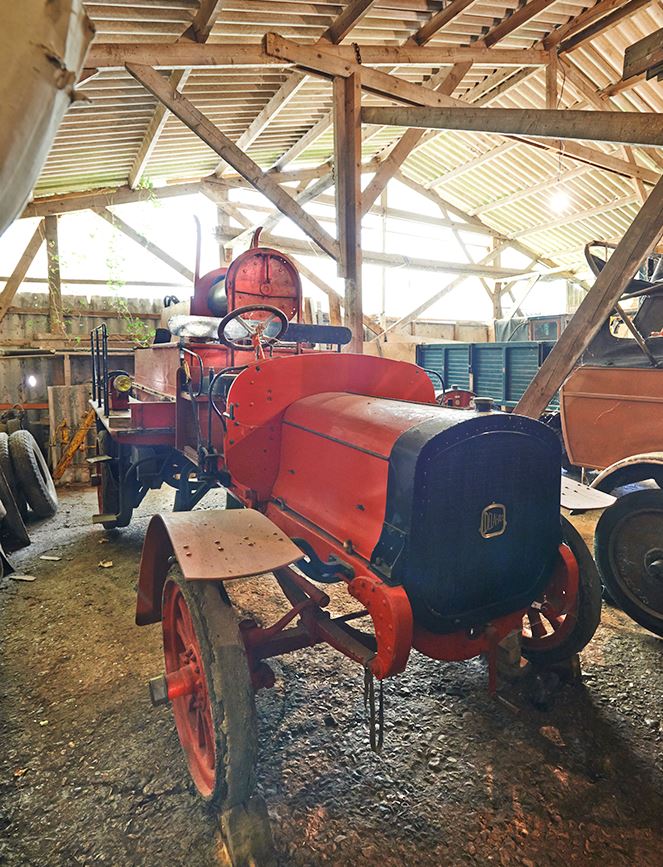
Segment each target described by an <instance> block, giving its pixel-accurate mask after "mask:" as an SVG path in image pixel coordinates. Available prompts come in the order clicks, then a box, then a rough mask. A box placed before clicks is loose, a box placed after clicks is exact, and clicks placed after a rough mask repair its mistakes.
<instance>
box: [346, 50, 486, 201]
mask: <svg viewBox="0 0 663 867" xmlns="http://www.w3.org/2000/svg"><path fill="white" fill-rule="evenodd" d="M469 70H470V64H468V63H459V64H456V65H455V66H454V68H453V69H452V70H451V72H450V73H448V74H447V75H445V76H444V78H443V79H442V81H440V82H439V84H437V86H435V91H436V92H437V93H440V94H444V95H451V94H452V93H453V92H454V90H455V89H456V87H457V86H458V84H459V82H460V81H461V80H462V79H463V78H464V77H465V75H466V74H467V73H468V72H469ZM424 135H425V133H423V132H420V131H418V130H415V129H409V130H408V131H407V132H406V133H405V134H404V135H402V136H401V138H400V139H399V140H398V141H397V142H396V145H395V146H394V147H393V148H392V150H391V152H390V154H389V156H388V157H386V158H385V159H384V160H383V161H382V163H381V164H380V166H379V167H378V170H377V172H376V173H375V175H374V176H373V178H372V179H371V181H370V182H369V184H368V185H367V187H366V189H365V190H364V193H363V198H362V216H363V215H365V214H367V213H368V211H369V210H370V209H371V207H372V206H373V203H374V202H375V201H376V199H378V198H379V196H380V195H381V194H382V192H383V190H384V189H385V187H386V186H387V184H388V183H389V181H390V180H391V179H392V178H393V177H394V175H395V173H396V172H397V171H398V170H399V169H400V167H401V166H402V165H403V163H404V162H405V160H406V159H407V158H408V156H409V155H410V154H411V153H412V151H413V150H414V149H415V148H416V147H417V145H418V144H419V143H420V141H421V140H422V138H423V137H424Z"/></svg>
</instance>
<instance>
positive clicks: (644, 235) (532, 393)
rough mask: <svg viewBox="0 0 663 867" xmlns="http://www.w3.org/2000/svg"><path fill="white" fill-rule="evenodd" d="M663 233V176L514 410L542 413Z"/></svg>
mask: <svg viewBox="0 0 663 867" xmlns="http://www.w3.org/2000/svg"><path fill="white" fill-rule="evenodd" d="M662 235H663V178H661V179H660V180H659V182H658V183H657V184H656V186H655V187H654V189H653V190H652V192H651V194H650V196H649V198H648V199H647V201H646V202H645V203H644V204H643V206H642V208H641V209H640V212H639V213H638V215H637V217H636V218H635V220H633V222H632V223H631V225H630V226H629V228H628V229H627V231H626V233H625V234H624V237H623V238H622V240H621V241H620V242H619V244H618V245H617V249H616V250H615V251H614V253H613V254H612V256H611V257H610V258H609V259H608V261H607V263H606V265H605V267H604V268H603V270H602V271H601V272H600V274H599V275H598V277H597V278H596V282H595V283H594V285H593V286H592V288H591V289H590V290H589V292H588V293H587V295H586V296H585V297H584V298H583V300H582V302H581V304H580V307H578V310H577V311H576V313H575V315H574V316H573V318H572V319H571V321H570V322H569V324H568V325H567V327H566V329H565V330H564V331H563V332H562V335H561V336H560V338H559V340H558V341H557V343H556V344H555V346H554V347H553V349H552V351H551V353H550V355H549V356H548V357H547V358H546V360H545V361H544V363H543V364H542V365H541V367H540V368H539V370H538V372H537V374H536V376H535V377H534V379H533V380H532V382H531V383H530V385H529V386H528V388H527V390H526V391H525V393H524V394H523V396H522V398H521V399H520V401H519V402H518V405H517V406H516V408H515V409H514V412H516V413H518V414H519V415H528V416H531V417H532V418H538V417H539V416H540V415H541V413H542V412H543V411H544V410H545V408H546V406H547V405H548V403H549V401H550V399H551V398H552V396H553V395H554V394H555V392H556V391H557V390H558V389H559V387H560V386H561V385H562V383H563V382H564V380H565V379H566V377H567V376H568V375H569V373H571V371H572V369H573V367H574V365H575V363H576V361H577V360H578V358H579V357H580V356H581V355H582V353H583V352H584V351H585V349H587V347H588V346H589V344H590V343H591V341H592V340H593V338H594V337H595V336H596V334H597V332H598V331H599V329H600V328H601V326H602V325H603V323H604V321H605V319H606V317H607V316H609V314H610V311H611V310H612V309H613V308H614V306H615V304H616V302H617V301H619V299H620V297H621V295H622V293H623V292H624V290H625V289H626V287H627V286H628V284H629V282H630V281H631V279H632V277H633V274H635V272H636V271H637V270H638V268H639V267H640V265H641V264H642V262H643V261H644V260H645V258H646V257H647V256H648V255H649V253H650V252H651V251H652V250H653V248H654V247H655V246H656V244H657V243H658V241H659V239H660V238H661V236H662Z"/></svg>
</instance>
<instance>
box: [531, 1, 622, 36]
mask: <svg viewBox="0 0 663 867" xmlns="http://www.w3.org/2000/svg"><path fill="white" fill-rule="evenodd" d="M627 2H628V0H598V2H597V3H595V4H594V5H593V6H589V7H588V8H587V9H585V10H584V11H583V12H581V13H580V15H574V17H573V18H570V19H569V20H568V21H567V22H566V23H565V24H560V26H559V27H557V28H556V29H555V30H553V31H552V32H551V33H549V34H548V36H546V37H545V39H544V40H543V45H544V47H545V48H554V47H555V46H556V45H559V43H560V42H561V41H562V40H563V39H566V38H567V37H568V36H572V35H573V34H574V33H577V32H578V31H579V30H583V29H584V28H585V27H587V26H588V25H589V24H592V23H593V22H594V21H596V20H597V19H599V18H603V17H604V16H605V15H607V14H608V13H609V12H612V11H613V10H614V9H618V8H619V7H620V6H624V5H626V3H627Z"/></svg>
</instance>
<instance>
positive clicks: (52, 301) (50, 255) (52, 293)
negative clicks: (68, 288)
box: [44, 216, 64, 334]
mask: <svg viewBox="0 0 663 867" xmlns="http://www.w3.org/2000/svg"><path fill="white" fill-rule="evenodd" d="M44 235H45V238H46V262H47V266H48V330H49V331H50V333H51V334H59V333H61V332H62V331H63V330H64V318H63V315H62V277H61V275H60V247H59V243H58V217H56V216H51V217H44Z"/></svg>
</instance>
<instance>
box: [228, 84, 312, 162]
mask: <svg viewBox="0 0 663 867" xmlns="http://www.w3.org/2000/svg"><path fill="white" fill-rule="evenodd" d="M306 78H307V77H306V76H305V75H301V74H300V73H298V72H292V73H290V75H289V76H288V78H287V80H286V81H284V82H283V84H282V85H281V86H280V87H279V89H278V90H277V91H276V93H275V94H274V95H273V96H272V97H271V99H270V100H269V102H268V103H267V105H266V106H265V107H264V108H263V109H262V110H261V111H260V112H259V113H258V114H257V115H256V116H255V117H254V118H253V120H252V121H251V123H250V124H249V125H248V127H247V128H246V129H245V130H244V132H243V133H242V134H241V136H240V137H239V138H238V139H237V142H236V144H237V147H238V148H240V150H243V151H245V150H246V149H247V148H249V147H250V146H251V145H252V144H253V142H254V141H256V139H257V138H258V137H259V136H260V135H261V134H262V133H263V132H264V131H265V129H267V126H268V125H269V124H270V123H271V122H272V121H273V120H274V119H275V118H276V117H278V115H279V114H280V113H281V112H282V111H283V109H284V108H285V107H286V106H287V105H288V103H289V102H290V101H291V100H292V99H293V97H294V96H296V95H297V93H298V92H299V91H300V90H301V88H302V86H303V85H304V84H305V82H306ZM226 167H227V163H226V162H225V160H222V161H221V162H220V163H219V164H218V165H217V166H216V168H215V169H214V174H215V175H218V176H219V177H220V176H221V175H222V174H223V170H224V169H225V168H226Z"/></svg>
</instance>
